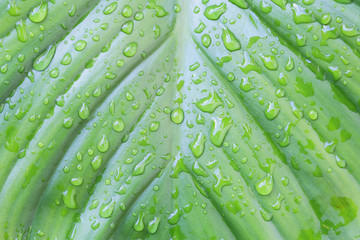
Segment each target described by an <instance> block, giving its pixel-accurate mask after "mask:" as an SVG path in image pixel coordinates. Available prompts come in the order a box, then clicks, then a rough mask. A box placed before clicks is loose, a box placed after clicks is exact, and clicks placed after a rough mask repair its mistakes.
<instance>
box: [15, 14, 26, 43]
mask: <svg viewBox="0 0 360 240" xmlns="http://www.w3.org/2000/svg"><path fill="white" fill-rule="evenodd" d="M15 29H16V33H17V38H18V40H19V41H20V42H26V41H27V40H28V35H27V33H26V22H25V20H23V19H21V20H20V21H18V22H17V23H16V26H15Z"/></svg>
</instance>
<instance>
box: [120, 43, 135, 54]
mask: <svg viewBox="0 0 360 240" xmlns="http://www.w3.org/2000/svg"><path fill="white" fill-rule="evenodd" d="M137 48H138V44H137V43H136V42H131V43H128V44H127V45H126V46H125V48H124V52H123V53H124V56H126V57H133V56H134V55H135V54H136V51H137Z"/></svg>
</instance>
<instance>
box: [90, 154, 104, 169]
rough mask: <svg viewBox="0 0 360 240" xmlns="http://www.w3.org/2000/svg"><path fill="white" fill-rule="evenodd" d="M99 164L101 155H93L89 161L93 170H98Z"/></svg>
mask: <svg viewBox="0 0 360 240" xmlns="http://www.w3.org/2000/svg"><path fill="white" fill-rule="evenodd" d="M101 164H102V157H101V156H95V157H94V159H93V160H92V161H91V166H92V168H93V169H94V171H96V170H98V169H99V168H100V166H101Z"/></svg>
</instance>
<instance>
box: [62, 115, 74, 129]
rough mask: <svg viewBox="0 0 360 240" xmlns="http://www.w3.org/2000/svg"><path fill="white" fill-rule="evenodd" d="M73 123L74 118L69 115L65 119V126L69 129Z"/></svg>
mask: <svg viewBox="0 0 360 240" xmlns="http://www.w3.org/2000/svg"><path fill="white" fill-rule="evenodd" d="M73 124H74V119H73V118H72V117H67V118H65V119H64V121H63V127H64V128H67V129H69V128H71V127H72V125H73Z"/></svg>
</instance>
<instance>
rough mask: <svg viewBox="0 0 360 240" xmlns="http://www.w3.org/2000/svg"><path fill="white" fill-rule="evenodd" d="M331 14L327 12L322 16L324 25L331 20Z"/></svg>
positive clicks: (321, 21) (321, 20)
mask: <svg viewBox="0 0 360 240" xmlns="http://www.w3.org/2000/svg"><path fill="white" fill-rule="evenodd" d="M331 19H332V18H331V15H330V13H326V14H324V15H322V16H321V19H320V23H321V24H323V25H328V24H329V23H330V22H331Z"/></svg>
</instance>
